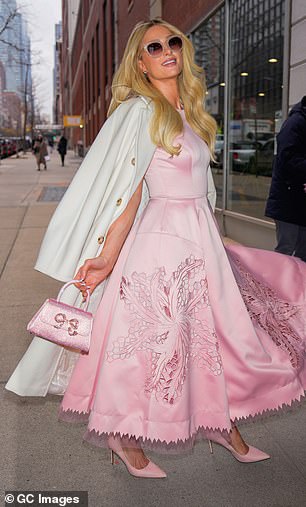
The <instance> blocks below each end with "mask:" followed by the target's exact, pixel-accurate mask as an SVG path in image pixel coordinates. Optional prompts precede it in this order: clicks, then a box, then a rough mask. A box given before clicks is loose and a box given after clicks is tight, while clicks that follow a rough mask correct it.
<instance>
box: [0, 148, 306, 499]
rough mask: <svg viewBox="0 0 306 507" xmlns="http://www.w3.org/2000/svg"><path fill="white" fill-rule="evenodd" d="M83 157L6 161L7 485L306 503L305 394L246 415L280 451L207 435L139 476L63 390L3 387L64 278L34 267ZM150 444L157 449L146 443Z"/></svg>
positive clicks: (2, 246)
mask: <svg viewBox="0 0 306 507" xmlns="http://www.w3.org/2000/svg"><path fill="white" fill-rule="evenodd" d="M80 160H81V159H79V158H78V157H77V156H75V155H74V154H73V152H71V151H70V152H68V155H67V165H66V167H64V168H62V167H61V166H60V161H59V156H58V153H57V152H56V151H55V152H53V154H52V155H51V160H50V162H48V170H47V171H41V172H38V171H37V170H36V164H35V159H34V157H33V156H32V155H31V153H27V154H26V155H25V156H20V158H18V159H17V158H16V157H15V156H14V157H12V158H10V159H5V160H2V162H1V164H0V183H1V185H0V238H1V241H0V263H1V279H0V288H1V290H0V311H1V322H2V325H1V344H2V354H1V402H2V403H1V406H2V417H1V437H2V438H1V448H2V466H1V483H2V484H1V494H2V495H3V491H4V490H10V489H17V490H40V489H41V490H53V491H69V490H75V491H80V490H85V491H88V492H89V505H90V507H104V506H105V507H112V506H114V507H130V506H137V507H138V506H139V507H142V506H146V507H154V506H162V507H166V506H169V505H170V504H174V505H175V506H176V507H183V506H184V507H185V506H186V507H187V506H188V507H191V506H192V507H204V506H205V507H206V506H207V507H244V506H246V505H248V506H252V507H257V506H258V507H259V506H260V507H268V506H269V507H294V506H297V507H301V506H302V505H305V503H306V443H305V434H304V433H305V422H306V403H304V404H303V405H302V406H301V407H299V408H297V409H296V410H294V411H286V412H283V413H280V414H276V415H273V416H272V417H267V418H265V419H264V420H261V421H258V422H250V423H247V424H245V425H241V426H240V429H241V433H242V435H243V436H244V438H245V439H246V441H247V442H248V443H250V444H252V445H254V446H256V447H259V448H260V449H263V450H265V451H266V452H268V453H269V454H271V456H272V459H270V460H267V461H264V462H261V463H254V464H242V463H239V462H238V461H236V460H235V459H234V458H233V456H232V455H231V454H230V453H229V452H228V451H227V450H226V449H224V448H221V447H220V446H218V445H214V454H213V455H211V454H210V452H209V447H208V444H207V442H205V441H204V442H201V443H198V444H196V446H195V448H194V451H193V452H192V453H188V454H185V455H181V456H177V455H155V454H153V453H150V456H152V459H153V460H154V461H155V462H156V463H158V464H159V465H160V466H161V467H162V468H163V469H164V470H166V472H167V474H168V477H167V478H166V479H163V480H159V481H158V480H154V479H136V478H133V477H132V476H130V475H129V474H128V472H127V471H126V469H125V466H124V465H123V464H122V463H121V462H120V463H118V464H115V465H114V466H112V465H111V463H110V457H109V454H108V452H107V451H106V450H105V449H101V448H98V447H93V446H90V445H89V444H87V443H82V435H83V433H84V432H85V429H86V426H85V425H79V424H76V425H73V424H68V423H63V422H59V421H58V420H57V410H58V406H59V402H60V398H59V397H58V396H55V395H49V396H47V397H46V398H33V397H32V398H31V397H28V398H21V397H18V396H17V395H15V394H13V393H11V392H8V391H6V390H5V389H4V385H5V383H6V382H7V380H8V378H9V376H10V374H11V373H12V371H13V369H14V368H15V366H16V365H17V363H18V361H19V360H20V358H21V356H22V354H23V353H24V351H25V350H26V348H27V346H28V345H29V343H30V342H31V336H30V335H29V333H28V332H27V331H26V325H27V323H28V321H29V320H30V318H31V317H32V316H33V314H34V313H35V311H36V310H37V309H38V308H39V306H40V305H41V304H42V303H43V301H44V300H45V299H46V298H47V297H55V296H56V295H57V292H58V290H59V288H60V286H61V285H62V284H61V283H60V282H57V281H55V280H53V279H51V278H48V277H47V276H44V275H42V274H41V273H38V272H36V271H34V269H33V265H34V263H35V260H36V257H37V253H38V249H39V246H40V243H41V240H42V237H43V234H44V230H45V228H46V226H47V224H48V221H49V219H50V217H51V214H52V212H53V210H54V209H55V207H56V205H57V202H58V200H59V199H60V198H61V196H62V195H63V192H64V191H65V188H66V187H67V186H68V184H69V182H70V181H71V178H72V177H73V175H74V173H75V171H76V170H77V168H78V165H79V163H80ZM148 454H149V453H148Z"/></svg>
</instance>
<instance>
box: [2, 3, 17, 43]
mask: <svg viewBox="0 0 306 507" xmlns="http://www.w3.org/2000/svg"><path fill="white" fill-rule="evenodd" d="M2 6H4V7H6V9H4V11H6V12H5V13H4V14H3V15H2V16H0V42H2V43H3V44H6V45H7V46H10V47H13V48H14V49H16V50H17V51H19V50H21V49H22V48H20V47H18V46H17V45H16V44H14V43H12V42H11V41H10V40H9V33H10V32H12V31H13V30H14V20H15V18H16V17H17V15H19V14H20V9H19V7H17V6H16V7H11V6H10V4H9V2H8V1H4V0H2Z"/></svg>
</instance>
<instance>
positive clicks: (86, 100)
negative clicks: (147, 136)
mask: <svg viewBox="0 0 306 507" xmlns="http://www.w3.org/2000/svg"><path fill="white" fill-rule="evenodd" d="M219 3H220V1H217V0H208V1H206V2H203V1H202V0H197V1H195V2H188V3H187V2H185V1H184V0H178V1H176V2H175V8H173V0H164V1H161V0H120V1H118V0H117V1H116V0H104V1H101V0H83V1H82V2H79V5H78V11H77V13H76V12H74V15H76V16H77V20H76V28H75V31H74V37H73V43H72V45H71V47H69V30H68V27H69V21H68V16H69V12H68V10H69V6H70V4H69V1H67V0H66V1H64V2H63V13H62V16H63V49H62V97H63V114H75V115H81V116H82V118H83V126H84V130H83V131H82V129H81V130H80V129H73V130H72V132H71V134H70V139H71V143H72V145H75V144H76V143H77V142H78V140H80V139H81V140H82V141H83V142H84V145H85V147H88V146H90V145H91V144H92V142H93V140H94V138H95V137H96V135H97V132H98V131H99V129H100V127H101V125H102V124H103V122H104V120H105V118H106V112H107V108H108V105H109V102H110V98H111V97H110V86H111V82H112V78H113V74H114V71H115V69H116V68H117V66H118V62H119V61H120V59H121V58H122V55H123V52H124V48H125V44H126V41H127V39H128V37H129V34H130V33H131V31H132V29H133V27H134V26H135V24H136V23H138V22H139V21H142V20H149V19H150V18H152V17H154V16H162V17H163V18H164V19H166V20H168V21H169V22H170V23H173V24H175V25H177V26H178V27H179V28H181V29H182V30H183V31H185V32H188V31H190V30H191V29H192V28H193V26H195V25H196V23H198V22H199V19H202V18H204V17H205V16H207V15H208V14H209V13H210V12H211V11H212V10H213V9H214V8H216V6H217V5H218V4H219Z"/></svg>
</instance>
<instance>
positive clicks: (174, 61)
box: [162, 58, 176, 66]
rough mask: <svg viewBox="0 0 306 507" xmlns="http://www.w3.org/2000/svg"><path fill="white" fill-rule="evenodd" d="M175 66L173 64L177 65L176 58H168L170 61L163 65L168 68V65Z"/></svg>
mask: <svg viewBox="0 0 306 507" xmlns="http://www.w3.org/2000/svg"><path fill="white" fill-rule="evenodd" d="M171 64H172V65H173V64H176V58H168V60H165V61H164V63H162V65H164V66H167V65H171Z"/></svg>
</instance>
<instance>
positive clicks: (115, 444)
mask: <svg viewBox="0 0 306 507" xmlns="http://www.w3.org/2000/svg"><path fill="white" fill-rule="evenodd" d="M108 446H109V448H110V450H111V464H112V465H113V464H114V454H116V455H117V456H118V457H119V458H120V459H121V461H123V463H124V464H125V466H126V468H127V469H128V471H129V472H130V474H131V475H133V476H134V477H146V478H148V479H149V478H150V479H163V478H165V477H167V474H166V473H165V472H164V471H163V470H162V469H161V468H159V467H158V466H157V465H155V463H153V461H149V463H148V464H147V465H146V466H145V467H144V468H135V467H133V466H132V465H131V463H130V462H129V461H128V459H127V457H126V455H125V453H124V451H123V449H122V446H121V443H120V440H119V439H116V438H114V437H113V436H110V437H109V438H108Z"/></svg>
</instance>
